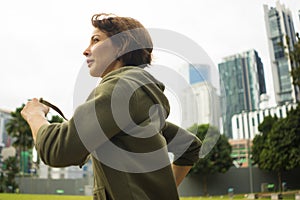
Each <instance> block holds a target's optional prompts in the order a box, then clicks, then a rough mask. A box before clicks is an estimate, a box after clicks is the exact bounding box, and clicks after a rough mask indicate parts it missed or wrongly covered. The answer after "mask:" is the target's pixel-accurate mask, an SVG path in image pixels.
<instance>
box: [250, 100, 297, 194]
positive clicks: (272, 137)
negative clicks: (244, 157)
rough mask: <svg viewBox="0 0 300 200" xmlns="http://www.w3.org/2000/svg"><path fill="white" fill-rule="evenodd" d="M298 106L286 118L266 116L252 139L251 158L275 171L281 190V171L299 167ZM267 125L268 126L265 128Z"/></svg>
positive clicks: (262, 166) (261, 166) (259, 165)
mask: <svg viewBox="0 0 300 200" xmlns="http://www.w3.org/2000/svg"><path fill="white" fill-rule="evenodd" d="M299 121H300V106H299V105H298V106H297V109H296V110H291V111H290V112H289V113H288V115H287V117H286V118H282V119H279V120H278V119H275V118H273V119H272V118H266V119H265V120H264V122H263V123H262V124H261V125H260V131H262V130H264V131H265V132H263V133H262V135H257V136H256V137H255V138H254V140H253V148H252V149H253V151H252V155H253V160H254V161H255V163H257V164H258V167H259V168H261V169H263V170H267V171H275V172H277V174H278V185H279V188H280V191H281V186H282V184H281V173H282V171H288V170H292V169H295V168H297V167H300V157H299V155H300V146H299V143H300V124H299ZM266 127H268V128H266Z"/></svg>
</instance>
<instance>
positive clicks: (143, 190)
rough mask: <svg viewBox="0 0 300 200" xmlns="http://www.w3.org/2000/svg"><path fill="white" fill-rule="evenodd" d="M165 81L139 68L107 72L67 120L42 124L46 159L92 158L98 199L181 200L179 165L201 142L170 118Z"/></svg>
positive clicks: (57, 163)
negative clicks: (177, 177)
mask: <svg viewBox="0 0 300 200" xmlns="http://www.w3.org/2000/svg"><path fill="white" fill-rule="evenodd" d="M163 91H164V85H163V84H162V83H161V82H159V81H158V80H156V79H155V78H154V77H153V76H152V75H151V74H149V73H148V72H147V71H145V70H144V69H141V68H138V67H128V66H126V67H122V68H120V69H117V70H114V71H112V72H110V73H108V74H107V75H106V76H104V77H103V79H102V80H101V82H100V84H99V85H98V86H97V87H96V88H95V89H94V90H93V92H91V94H90V95H89V97H88V99H87V101H86V102H85V103H84V104H82V105H80V106H79V107H78V108H77V109H76V111H75V112H74V115H73V117H72V118H71V119H70V120H69V121H67V122H63V123H52V124H50V125H44V126H42V127H41V128H40V129H39V131H38V135H37V142H36V149H37V151H38V153H39V155H40V157H41V159H42V160H43V161H44V163H45V164H48V165H50V166H54V167H66V166H71V165H79V166H81V165H83V164H84V163H85V161H86V160H87V159H88V158H89V156H90V157H91V159H92V161H93V171H94V199H101V200H102V199H113V200H147V199H151V200H152V199H153V200H165V199H166V200H173V199H174V200H177V199H179V197H178V192H177V188H176V184H175V179H174V176H173V172H172V169H171V163H170V160H169V156H168V152H171V153H173V154H174V162H173V164H176V165H182V166H188V165H189V166H191V165H193V164H194V163H195V162H196V161H197V160H198V159H199V157H198V154H199V150H200V146H201V142H200V141H199V139H198V138H197V137H196V136H194V135H193V134H191V133H189V132H187V131H186V130H184V129H181V128H179V127H177V126H176V125H174V124H172V123H169V122H167V121H166V118H167V116H168V114H169V112H170V107H169V102H168V100H167V98H166V97H165V95H164V93H163Z"/></svg>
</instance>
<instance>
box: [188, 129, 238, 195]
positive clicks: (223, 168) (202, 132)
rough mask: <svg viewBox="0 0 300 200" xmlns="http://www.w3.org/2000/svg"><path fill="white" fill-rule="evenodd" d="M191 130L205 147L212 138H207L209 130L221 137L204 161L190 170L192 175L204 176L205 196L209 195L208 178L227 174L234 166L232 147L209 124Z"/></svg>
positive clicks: (200, 161)
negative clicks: (213, 175) (218, 174)
mask: <svg viewBox="0 0 300 200" xmlns="http://www.w3.org/2000/svg"><path fill="white" fill-rule="evenodd" d="M189 130H190V131H191V132H193V133H196V135H197V137H198V138H199V139H200V140H201V141H203V144H202V146H205V143H206V142H209V140H210V138H205V136H206V134H207V132H208V130H209V131H213V132H214V134H213V135H218V136H220V137H219V138H218V140H217V142H216V144H215V146H214V147H213V148H212V149H211V151H210V152H209V153H208V154H207V155H206V156H205V157H204V158H202V159H200V160H199V161H198V162H197V163H195V165H194V166H193V167H192V169H191V170H190V173H191V174H201V175H202V176H203V180H202V185H203V192H204V195H205V196H207V195H208V190H207V176H208V175H209V174H215V173H225V172H227V171H228V169H229V168H230V167H231V166H232V165H233V164H232V161H233V160H232V158H231V156H230V154H231V150H232V148H231V145H230V144H229V142H228V139H227V138H226V137H225V136H224V135H220V133H219V131H218V129H217V128H215V127H210V126H209V124H203V125H194V126H192V127H191V128H189Z"/></svg>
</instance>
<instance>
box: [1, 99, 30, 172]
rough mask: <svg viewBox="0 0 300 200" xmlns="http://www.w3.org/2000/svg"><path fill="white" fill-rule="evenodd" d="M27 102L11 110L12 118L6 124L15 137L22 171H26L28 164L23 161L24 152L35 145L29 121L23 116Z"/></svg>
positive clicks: (7, 129)
mask: <svg viewBox="0 0 300 200" xmlns="http://www.w3.org/2000/svg"><path fill="white" fill-rule="evenodd" d="M24 106H25V104H22V106H21V107H19V108H16V110H15V112H11V119H9V121H8V122H7V124H6V125H5V127H6V131H7V133H8V134H9V135H10V136H12V137H13V139H14V140H13V146H14V147H16V149H18V151H17V152H18V157H19V162H20V170H21V173H24V172H25V169H26V166H24V162H22V157H21V155H22V152H26V151H27V150H28V149H31V148H32V147H33V138H32V136H31V130H30V127H29V125H28V124H27V122H26V121H25V120H24V119H23V117H22V116H21V110H22V109H23V108H24Z"/></svg>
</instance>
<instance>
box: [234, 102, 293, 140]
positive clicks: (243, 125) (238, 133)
mask: <svg viewBox="0 0 300 200" xmlns="http://www.w3.org/2000/svg"><path fill="white" fill-rule="evenodd" d="M296 107H297V104H296V103H290V104H285V105H281V106H276V107H272V108H266V109H260V110H255V111H251V112H242V113H240V114H236V115H234V116H233V117H232V119H231V123H232V138H233V139H236V140H241V139H251V140H252V139H253V138H254V137H255V135H257V134H259V131H258V126H259V124H261V123H262V122H263V120H264V118H265V117H266V116H272V117H274V116H275V115H276V116H277V117H278V118H285V117H286V116H287V113H288V111H290V110H291V109H295V108H296Z"/></svg>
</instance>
